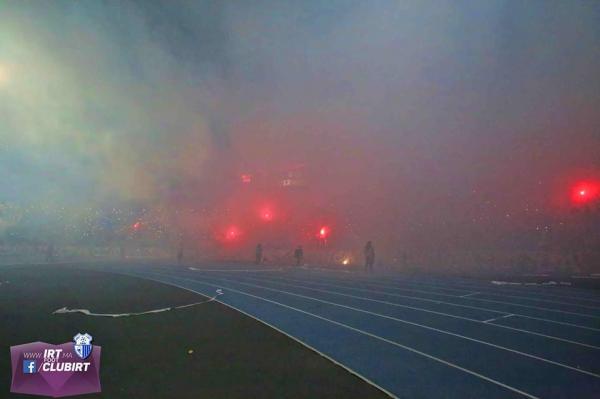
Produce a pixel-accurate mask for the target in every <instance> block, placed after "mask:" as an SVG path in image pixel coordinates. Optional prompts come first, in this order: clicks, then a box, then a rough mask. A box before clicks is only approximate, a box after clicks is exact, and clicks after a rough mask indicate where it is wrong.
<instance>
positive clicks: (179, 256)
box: [177, 245, 183, 265]
mask: <svg viewBox="0 0 600 399" xmlns="http://www.w3.org/2000/svg"><path fill="white" fill-rule="evenodd" d="M182 263H183V245H182V246H180V247H179V250H178V251H177V264H178V265H181V264H182Z"/></svg>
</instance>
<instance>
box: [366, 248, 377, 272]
mask: <svg viewBox="0 0 600 399" xmlns="http://www.w3.org/2000/svg"><path fill="white" fill-rule="evenodd" d="M364 251H365V271H367V272H372V271H373V264H374V263H375V248H373V243H372V242H371V241H368V242H367V245H365V250H364Z"/></svg>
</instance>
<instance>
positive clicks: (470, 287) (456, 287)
mask: <svg viewBox="0 0 600 399" xmlns="http://www.w3.org/2000/svg"><path fill="white" fill-rule="evenodd" d="M376 281H379V282H393V283H398V284H406V283H410V284H415V285H423V286H430V287H433V288H439V289H444V290H448V289H450V290H463V291H472V290H480V291H481V290H485V292H486V293H490V294H492V293H495V294H498V295H503V294H504V293H505V292H508V293H513V294H524V293H528V294H533V295H535V297H528V298H532V299H535V298H537V297H539V296H546V297H554V298H559V299H571V300H575V301H586V302H587V301H589V302H595V303H600V297H598V296H580V295H576V296H570V295H554V294H548V293H542V292H538V291H536V292H533V291H531V292H529V291H527V292H523V290H512V289H509V288H502V289H493V288H494V287H491V286H485V285H480V284H475V285H471V284H469V285H456V284H452V283H450V285H443V284H432V283H423V282H416V281H409V280H397V279H395V278H393V277H392V278H390V279H387V280H383V281H382V279H380V278H378V279H376Z"/></svg>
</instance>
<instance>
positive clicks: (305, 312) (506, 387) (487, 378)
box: [137, 272, 540, 399]
mask: <svg viewBox="0 0 600 399" xmlns="http://www.w3.org/2000/svg"><path fill="white" fill-rule="evenodd" d="M149 273H152V274H157V275H159V276H161V277H167V278H172V279H175V280H184V281H189V282H193V283H197V284H203V285H207V286H209V287H221V288H225V287H223V286H222V285H216V284H214V283H212V284H211V283H206V282H203V281H198V280H194V279H189V278H181V277H173V276H169V275H168V274H161V273H153V272H149ZM137 277H142V278H147V279H149V280H153V279H152V278H150V277H147V276H145V275H143V274H142V275H137ZM154 281H158V282H162V283H166V284H171V285H176V284H173V283H170V282H165V281H161V280H154ZM227 289H228V290H230V291H233V292H237V293H238V294H241V295H246V296H249V297H252V298H255V299H259V300H262V301H265V302H269V303H272V304H274V305H278V306H281V307H284V308H286V309H290V310H293V311H296V312H299V313H302V314H306V315H308V316H311V317H314V318H317V319H319V320H323V321H326V322H328V323H331V324H334V325H337V326H340V327H343V328H347V329H349V330H351V331H354V332H357V333H359V334H363V335H366V336H368V337H371V338H374V339H377V340H379V341H383V342H386V343H388V344H390V345H393V346H397V347H399V348H402V349H405V350H407V351H409V352H412V353H416V354H418V355H421V356H423V357H426V358H428V359H430V360H433V361H436V362H438V363H442V364H444V365H446V366H449V367H452V368H455V369H457V370H460V371H463V372H465V373H468V374H471V375H473V376H475V377H478V378H480V379H482V380H485V381H488V382H491V383H492V384H495V385H498V386H500V387H502V388H505V389H507V390H509V391H512V392H515V393H518V394H520V395H523V396H525V397H527V398H530V399H540V398H539V397H537V396H534V395H532V394H529V393H527V392H524V391H521V390H520V389H518V388H515V387H512V386H510V385H507V384H505V383H503V382H500V381H497V380H494V379H493V378H490V377H486V376H485V375H483V374H479V373H477V372H476V371H473V370H469V369H467V368H464V367H461V366H459V365H458V364H455V363H452V362H449V361H446V360H444V359H441V358H439V357H436V356H433V355H430V354H428V353H425V352H421V351H419V350H418V349H414V348H411V347H410V346H406V345H402V344H400V343H398V342H396V341H392V340H389V339H387V338H384V337H380V336H379V335H375V334H372V333H370V332H367V331H364V330H360V329H358V328H355V327H352V326H349V325H347V324H344V323H340V322H338V321H335V320H331V319H328V318H326V317H323V316H319V315H317V314H314V313H311V312H308V311H306V310H302V309H298V308H295V307H293V306H289V305H285V304H283V303H280V302H277V301H273V300H271V299H267V298H263V297H260V296H257V295H253V294H250V293H247V292H244V291H240V290H237V289H235V288H227ZM188 290H190V289H188ZM192 291H193V290H192ZM217 302H219V303H222V302H221V301H217ZM224 304H225V303H224ZM225 305H226V304H225ZM257 320H259V321H260V319H257ZM265 324H266V323H265ZM286 335H288V336H289V334H286ZM296 341H298V340H297V339H296ZM299 342H301V341H299ZM301 343H302V342H301ZM304 345H306V344H304ZM306 346H308V345H306ZM355 374H356V373H355ZM357 375H359V374H357ZM359 376H360V375H359ZM363 379H364V378H363ZM380 389H381V388H380ZM382 390H383V389H382ZM383 391H384V392H386V393H388V392H387V391H385V390H383ZM388 394H389V393H388ZM390 396H393V397H395V396H394V395H392V394H390Z"/></svg>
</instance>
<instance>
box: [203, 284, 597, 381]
mask: <svg viewBox="0 0 600 399" xmlns="http://www.w3.org/2000/svg"><path fill="white" fill-rule="evenodd" d="M208 278H210V277H208ZM213 279H215V278H214V277H213ZM216 279H217V280H223V281H226V282H232V283H234V284H242V285H248V286H251V287H256V288H259V289H264V290H269V291H275V292H280V293H282V294H286V295H292V296H297V297H300V298H304V299H308V300H312V301H316V302H322V303H326V304H329V305H333V306H338V307H341V308H346V309H349V310H353V311H355V312H360V313H366V314H370V315H373V316H376V317H381V318H385V319H389V320H394V321H397V322H399V323H405V324H410V325H414V326H416V327H421V328H424V329H427V330H432V331H436V332H439V333H442V334H446V335H451V336H455V337H457V338H462V339H465V340H467V341H473V342H477V343H480V344H483V345H487V346H491V347H493V348H496V349H501V350H505V351H508V352H512V353H516V354H517V355H521V356H525V357H529V358H531V359H535V360H539V361H541V362H545V363H549V364H553V365H555V366H559V367H563V368H566V369H569V370H573V371H576V372H578V373H582V374H587V375H589V376H592V377H595V378H600V374H596V373H593V372H591V371H587V370H583V369H578V368H576V367H573V366H569V365H568V364H563V363H559V362H555V361H553V360H550V359H545V358H543V357H539V356H536V355H532V354H530V353H525V352H521V351H518V350H516V349H511V348H507V347H505V346H501V345H496V344H493V343H491V342H487V341H482V340H479V339H476V338H471V337H467V336H464V335H461V334H456V333H453V332H450V331H445V330H440V329H439V328H435V327H429V326H426V325H423V324H419V323H414V322H412V321H407V320H402V319H398V318H396V317H392V316H386V315H382V314H379V313H375V312H371V311H368V310H364V309H358V308H354V307H352V306H347V305H342V304H339V303H335V302H329V301H325V300H322V299H317V298H312V297H309V296H306V295H301V294H294V293H292V292H288V291H282V290H277V289H275V288H268V287H263V286H260V285H256V284H250V283H241V282H236V281H232V280H228V279H226V278H219V277H216ZM192 281H199V280H192ZM228 289H231V288H228Z"/></svg>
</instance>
